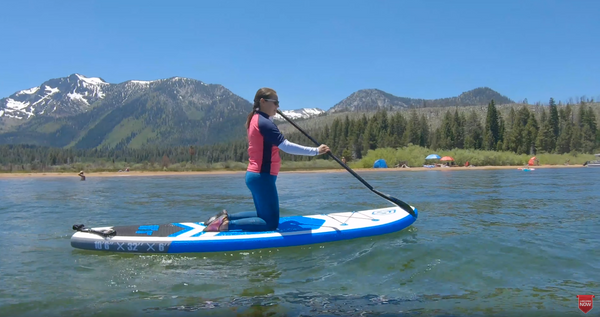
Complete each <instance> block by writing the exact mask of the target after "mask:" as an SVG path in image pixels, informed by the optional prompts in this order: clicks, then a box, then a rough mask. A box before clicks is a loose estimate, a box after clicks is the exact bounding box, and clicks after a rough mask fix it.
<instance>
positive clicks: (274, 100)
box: [263, 98, 279, 106]
mask: <svg viewBox="0 0 600 317" xmlns="http://www.w3.org/2000/svg"><path fill="white" fill-rule="evenodd" d="M263 99H264V100H265V101H272V102H273V103H274V104H275V105H276V106H279V100H277V99H266V98H263Z"/></svg>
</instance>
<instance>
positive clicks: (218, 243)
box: [71, 207, 417, 253]
mask: <svg viewBox="0 0 600 317" xmlns="http://www.w3.org/2000/svg"><path fill="white" fill-rule="evenodd" d="M413 210H414V212H415V214H417V209H416V208H414V207H413ZM415 220H416V217H413V216H411V215H410V214H409V213H407V212H406V211H404V210H403V209H401V208H399V207H390V208H381V209H372V210H363V211H353V212H342V213H331V214H322V215H311V216H294V217H282V218H280V221H279V227H278V228H277V230H275V231H261V232H247V231H227V232H204V231H202V230H203V229H204V227H205V226H204V224H203V223H202V222H181V223H170V224H162V225H140V226H114V227H98V228H90V229H85V227H84V229H83V230H82V231H78V232H76V233H75V234H73V236H72V237H71V246H73V247H74V248H78V249H86V250H96V251H109V252H132V253H184V252H221V251H241V250H252V249H262V248H275V247H288V246H298V245H307V244H315V243H324V242H331V241H339V240H347V239H354V238H361V237H368V236H375V235H381V234H386V233H391V232H396V231H400V230H402V229H405V228H407V227H409V226H410V225H412V224H413V223H414V222H415Z"/></svg>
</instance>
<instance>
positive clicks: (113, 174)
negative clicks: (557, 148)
mask: <svg viewBox="0 0 600 317" xmlns="http://www.w3.org/2000/svg"><path fill="white" fill-rule="evenodd" d="M580 167H584V166H582V165H541V166H534V167H532V168H534V169H542V168H580ZM519 168H523V166H470V167H435V168H426V167H411V168H357V169H353V170H354V171H355V172H357V173H359V174H360V173H361V172H387V173H395V172H423V171H428V172H433V171H437V172H455V171H477V170H499V169H519ZM245 172H246V171H199V172H197V171H183V172H176V171H129V172H90V173H85V176H86V177H87V178H90V177H147V176H153V177H165V176H193V175H222V174H244V173H245ZM342 172H345V173H347V171H346V170H345V169H342V168H339V169H325V170H324V169H315V170H296V171H281V172H280V174H287V173H342ZM32 177H79V176H78V175H77V172H72V173H51V172H36V173H0V179H1V178H32Z"/></svg>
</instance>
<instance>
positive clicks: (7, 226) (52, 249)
mask: <svg viewBox="0 0 600 317" xmlns="http://www.w3.org/2000/svg"><path fill="white" fill-rule="evenodd" d="M360 175H361V176H362V177H363V178H364V179H365V180H367V181H368V182H369V183H370V184H371V185H373V187H374V188H376V189H378V190H380V191H382V192H384V193H387V194H390V195H392V196H394V197H397V198H399V199H401V200H404V201H406V202H408V203H410V204H411V205H413V206H415V207H417V209H418V210H419V219H418V220H417V221H416V222H415V223H414V224H413V226H411V227H410V228H408V229H406V230H404V231H401V232H398V233H393V234H388V235H383V236H377V237H369V238H361V239H355V240H349V241H341V242H335V243H327V244H320V245H311V246H303V247H290V248H280V249H265V250H254V251H246V252H226V253H208V254H200V253H194V254H175V255H137V254H114V253H98V252H94V251H84V250H78V249H74V248H72V247H71V246H70V237H71V235H72V234H73V230H72V229H71V226H72V225H73V224H80V223H82V224H85V225H86V226H105V225H137V224H153V223H154V224H160V223H170V222H180V221H181V222H185V221H203V220H205V219H206V218H207V217H209V216H211V215H212V214H214V213H216V212H218V211H219V210H221V209H223V208H226V209H227V210H228V211H229V212H238V211H245V210H251V209H253V205H252V200H251V196H250V192H249V191H248V189H247V188H246V186H245V184H244V174H243V173H239V174H228V175H195V176H183V175H182V176H168V177H112V178H108V177H105V178H101V177H96V178H94V177H88V179H87V181H85V182H81V181H79V179H78V177H73V178H68V179H67V178H23V179H0V195H1V196H0V197H1V198H0V224H1V227H0V273H1V274H0V316H196V315H202V316H229V315H231V316H236V315H237V316H263V315H274V316H281V315H287V316H314V315H319V316H398V315H405V316H474V315H475V316H488V315H492V316H507V315H545V316H582V315H583V313H582V312H581V311H580V310H579V309H578V301H577V297H576V296H577V295H580V294H595V295H596V301H597V302H596V305H599V303H598V301H600V248H599V245H600V244H599V243H600V230H599V229H600V214H599V210H600V206H599V205H600V188H599V186H598V182H599V181H600V169H592V168H552V169H537V170H535V171H533V172H523V171H519V170H517V169H516V168H515V169H514V170H476V171H474V170H473V171H450V172H449V171H427V172H398V171H396V172H394V171H393V170H390V171H389V172H383V173H382V172H360ZM277 184H278V189H279V194H280V201H281V214H282V216H292V215H309V214H315V213H328V212H344V211H352V210H362V209H372V208H378V207H385V206H389V205H390V204H389V203H388V202H387V201H386V200H383V199H381V198H380V197H379V196H377V195H375V194H373V193H372V192H370V191H369V190H368V189H367V188H366V187H364V185H362V184H361V183H360V182H358V181H357V180H356V179H355V178H353V177H352V176H351V175H350V174H349V173H346V172H343V173H281V174H280V176H279V179H278V181H277ZM599 313H600V308H598V307H596V308H594V309H593V310H592V311H591V312H590V313H588V314H587V315H593V316H598V314H599Z"/></svg>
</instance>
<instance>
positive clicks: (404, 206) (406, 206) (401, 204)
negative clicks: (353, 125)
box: [277, 110, 417, 218]
mask: <svg viewBox="0 0 600 317" xmlns="http://www.w3.org/2000/svg"><path fill="white" fill-rule="evenodd" d="M277 113H278V114H279V115H280V116H282V117H283V118H284V119H285V120H286V121H287V122H289V123H290V124H291V125H293V126H294V127H295V128H296V129H298V131H300V132H301V133H302V134H304V135H305V136H306V137H307V138H309V139H310V140H311V141H313V143H315V144H316V145H317V146H319V145H321V143H319V142H317V140H315V139H314V138H313V137H311V136H310V135H308V133H306V132H304V130H302V128H300V127H299V126H298V125H296V124H295V123H294V122H293V121H292V120H291V119H290V118H288V117H287V116H285V115H284V114H283V113H281V111H279V110H277ZM327 154H329V156H331V158H333V159H334V160H335V161H336V162H338V164H340V165H341V166H342V167H343V168H345V169H346V170H347V171H348V172H350V174H352V176H354V177H356V179H358V180H359V181H360V182H361V183H363V185H365V186H366V187H367V188H368V189H370V190H371V191H372V192H374V193H375V194H377V195H379V196H381V197H383V198H384V199H387V200H389V201H391V202H392V203H394V204H395V205H397V206H398V207H400V208H402V209H404V210H405V211H406V212H408V213H409V214H411V215H412V216H413V217H415V218H416V217H417V216H416V215H415V211H414V210H413V209H412V208H411V207H410V205H409V204H407V203H405V202H403V201H402V200H400V199H398V198H395V197H392V196H390V195H388V194H384V193H382V192H380V191H378V190H376V189H374V188H373V186H371V184H369V183H367V181H365V180H364V179H363V178H362V177H360V176H359V175H358V174H356V172H354V171H353V170H352V169H351V168H350V167H349V166H348V165H346V164H344V162H342V161H341V160H340V159H338V158H337V157H336V156H335V155H333V153H331V151H329V152H327Z"/></svg>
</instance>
